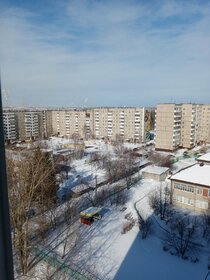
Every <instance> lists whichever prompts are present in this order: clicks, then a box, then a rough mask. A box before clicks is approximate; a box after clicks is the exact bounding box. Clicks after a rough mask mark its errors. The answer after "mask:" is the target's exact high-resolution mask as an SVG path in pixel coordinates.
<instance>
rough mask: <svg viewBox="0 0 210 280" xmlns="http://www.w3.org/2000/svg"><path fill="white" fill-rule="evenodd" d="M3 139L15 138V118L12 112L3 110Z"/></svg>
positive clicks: (10, 139) (11, 139) (12, 139)
mask: <svg viewBox="0 0 210 280" xmlns="http://www.w3.org/2000/svg"><path fill="white" fill-rule="evenodd" d="M3 124H4V139H5V140H7V141H11V142H12V141H14V140H16V139H17V119H16V115H15V114H14V112H12V111H11V112H10V111H6V112H3Z"/></svg>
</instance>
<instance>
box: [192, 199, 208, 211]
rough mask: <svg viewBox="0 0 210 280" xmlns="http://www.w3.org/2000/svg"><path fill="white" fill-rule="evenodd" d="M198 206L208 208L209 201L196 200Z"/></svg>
mask: <svg viewBox="0 0 210 280" xmlns="http://www.w3.org/2000/svg"><path fill="white" fill-rule="evenodd" d="M195 205H196V207H197V208H201V209H208V207H209V204H208V202H207V201H202V200H196V203H195Z"/></svg>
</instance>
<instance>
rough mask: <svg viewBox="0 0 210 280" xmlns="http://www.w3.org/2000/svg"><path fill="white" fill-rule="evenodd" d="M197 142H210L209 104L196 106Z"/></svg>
mask: <svg viewBox="0 0 210 280" xmlns="http://www.w3.org/2000/svg"><path fill="white" fill-rule="evenodd" d="M197 142H198V143H199V142H203V143H210V105H201V106H199V107H198V110H197Z"/></svg>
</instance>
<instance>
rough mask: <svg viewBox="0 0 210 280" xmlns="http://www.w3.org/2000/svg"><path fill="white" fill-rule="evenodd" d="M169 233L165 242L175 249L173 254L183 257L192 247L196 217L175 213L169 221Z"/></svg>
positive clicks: (195, 229)
mask: <svg viewBox="0 0 210 280" xmlns="http://www.w3.org/2000/svg"><path fill="white" fill-rule="evenodd" d="M169 225H170V233H169V234H167V239H166V244H167V246H168V247H169V248H172V249H173V250H175V254H176V255H178V256H181V257H183V258H185V257H186V254H187V253H190V251H191V250H192V249H193V247H194V244H193V240H194V238H195V236H196V231H197V225H198V223H197V219H196V217H190V216H181V215H177V216H176V217H174V218H173V219H171V220H170V222H169Z"/></svg>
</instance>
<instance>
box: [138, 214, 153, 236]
mask: <svg viewBox="0 0 210 280" xmlns="http://www.w3.org/2000/svg"><path fill="white" fill-rule="evenodd" d="M151 225H152V221H151V219H150V218H147V219H146V220H144V219H143V218H139V230H140V233H141V237H142V239H146V238H147V236H148V234H149V233H150V230H151Z"/></svg>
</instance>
